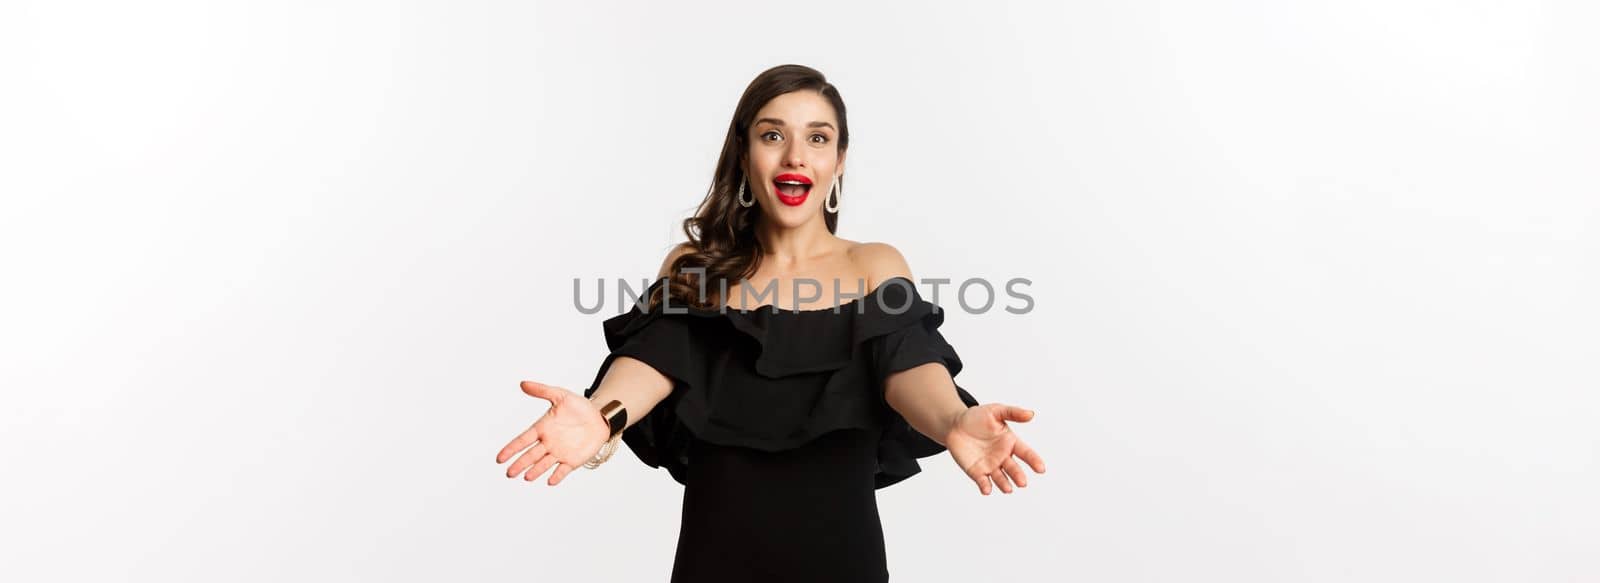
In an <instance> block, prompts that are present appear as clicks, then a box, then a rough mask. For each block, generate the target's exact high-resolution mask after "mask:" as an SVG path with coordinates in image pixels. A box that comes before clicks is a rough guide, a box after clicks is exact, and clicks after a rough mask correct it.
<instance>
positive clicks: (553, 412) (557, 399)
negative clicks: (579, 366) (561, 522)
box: [494, 381, 611, 486]
mask: <svg viewBox="0 0 1600 583" xmlns="http://www.w3.org/2000/svg"><path fill="white" fill-rule="evenodd" d="M522 392H524V393H527V394H528V395H529V396H533V397H538V398H540V399H544V400H546V401H550V410H549V411H548V412H546V413H545V415H544V416H543V417H540V418H539V420H538V421H535V422H534V423H533V426H532V427H529V428H528V429H527V430H525V431H523V432H522V434H521V435H518V436H517V437H516V438H515V439H512V440H511V443H508V444H506V446H505V447H503V448H501V449H500V453H499V454H497V455H496V456H495V458H494V461H495V463H497V464H503V463H505V462H506V460H508V459H511V456H514V455H516V454H517V452H519V451H522V450H524V449H526V450H527V451H525V452H523V453H522V455H521V456H520V457H518V458H517V461H516V462H515V463H512V464H511V467H510V468H509V469H508V470H506V477H507V478H514V477H516V476H517V474H521V473H522V472H523V470H528V467H529V466H532V467H533V469H531V470H528V473H527V475H526V476H524V477H523V479H524V480H527V481H530V482H531V481H533V479H534V478H537V477H539V476H540V475H542V474H544V472H545V470H548V469H550V467H551V466H556V471H555V472H553V473H551V474H550V480H549V482H547V483H548V484H549V485H551V486H554V485H556V484H559V483H561V479H562V478H564V477H566V475H567V474H568V473H569V472H571V471H572V470H573V468H576V467H577V466H579V465H582V464H583V463H584V462H585V461H588V459H589V458H590V457H591V456H593V455H594V454H595V452H597V451H600V446H601V445H604V444H605V442H606V438H607V437H608V436H610V434H611V428H610V427H608V426H607V425H606V422H605V420H604V419H602V418H601V416H600V411H599V410H598V409H595V408H594V404H593V403H590V402H589V400H588V399H585V398H583V395H579V394H577V393H574V392H572V391H569V390H567V389H563V388H561V387H556V386H551V385H546V384H543V383H536V382H533V381H522ZM529 446H532V447H529Z"/></svg>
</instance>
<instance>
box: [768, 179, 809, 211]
mask: <svg viewBox="0 0 1600 583" xmlns="http://www.w3.org/2000/svg"><path fill="white" fill-rule="evenodd" d="M785 188H787V189H788V190H789V193H788V194H786V193H784V189H785ZM772 192H773V193H774V194H777V195H778V202H781V203H783V204H786V205H789V206H800V205H801V204H804V203H805V202H806V195H808V194H811V179H810V178H806V177H805V176H804V175H800V174H795V173H793V172H785V173H783V174H779V175H777V176H776V177H774V178H773V179H772Z"/></svg>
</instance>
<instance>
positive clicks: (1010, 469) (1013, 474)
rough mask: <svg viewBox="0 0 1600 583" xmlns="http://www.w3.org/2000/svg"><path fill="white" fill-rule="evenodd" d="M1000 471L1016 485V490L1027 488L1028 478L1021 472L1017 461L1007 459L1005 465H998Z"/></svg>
mask: <svg viewBox="0 0 1600 583" xmlns="http://www.w3.org/2000/svg"><path fill="white" fill-rule="evenodd" d="M1000 469H1001V470H1004V471H1005V473H1006V476H1007V477H1009V478H1011V481H1013V482H1016V483H1017V487H1018V488H1026V487H1028V476H1027V475H1026V474H1024V473H1023V472H1022V466H1021V465H1019V464H1018V463H1017V460H1014V459H1007V460H1006V463H1003V464H1000Z"/></svg>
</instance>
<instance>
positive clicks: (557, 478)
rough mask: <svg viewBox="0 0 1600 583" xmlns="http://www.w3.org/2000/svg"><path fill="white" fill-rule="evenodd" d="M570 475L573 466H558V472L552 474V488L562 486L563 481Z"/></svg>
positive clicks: (550, 482)
mask: <svg viewBox="0 0 1600 583" xmlns="http://www.w3.org/2000/svg"><path fill="white" fill-rule="evenodd" d="M570 473H572V466H570V465H567V464H556V471H555V472H554V473H551V474H550V481H549V482H548V483H549V484H550V485H551V486H554V485H556V484H560V483H561V479H562V478H565V477H567V474H570Z"/></svg>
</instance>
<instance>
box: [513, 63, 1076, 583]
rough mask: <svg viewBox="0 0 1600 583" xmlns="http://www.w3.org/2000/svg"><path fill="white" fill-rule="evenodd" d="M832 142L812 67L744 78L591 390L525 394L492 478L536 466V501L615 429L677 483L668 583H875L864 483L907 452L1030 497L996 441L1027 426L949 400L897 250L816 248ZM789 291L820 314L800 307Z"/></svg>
mask: <svg viewBox="0 0 1600 583" xmlns="http://www.w3.org/2000/svg"><path fill="white" fill-rule="evenodd" d="M849 143H850V132H849V126H848V125H847V123H846V119H845V106H844V101H843V99H841V98H840V96H839V92H838V90H837V89H836V88H834V86H833V85H831V84H829V83H828V82H827V80H826V79H825V78H824V77H823V76H822V74H821V73H818V72H817V71H815V70H812V69H810V68H807V67H803V66H799V65H784V66H779V67H775V68H773V69H770V70H768V71H766V72H763V73H762V74H761V75H759V76H758V77H756V79H755V80H754V81H752V82H751V83H750V86H749V87H748V88H746V90H745V93H744V96H743V97H742V98H741V99H740V100H739V105H738V107H737V109H735V111H734V115H733V121H732V123H731V124H730V126H729V129H728V135H727V138H726V140H725V141H724V143H723V148H722V156H721V158H720V159H719V160H718V162H717V168H716V174H715V176H714V178H713V181H712V185H711V189H710V192H709V193H708V194H707V196H706V198H705V200H704V201H703V202H702V203H701V205H700V208H699V211H698V212H697V213H696V215H695V216H694V217H691V218H689V219H686V220H685V221H684V232H685V234H686V235H687V236H688V239H689V241H688V242H687V243H683V244H680V245H679V246H678V247H677V248H675V249H674V250H673V251H672V252H671V253H669V254H668V255H667V257H666V259H665V260H664V261H662V264H661V270H660V271H659V272H658V273H657V278H656V280H655V283H653V284H652V285H651V286H650V288H649V292H648V293H647V294H646V295H645V298H644V300H645V301H643V302H642V303H641V305H639V306H635V308H634V309H633V310H632V311H630V312H628V313H624V314H621V315H618V316H615V317H613V318H611V319H608V320H606V321H605V322H604V330H605V335H606V342H607V344H608V346H609V347H610V349H611V354H610V355H608V356H607V357H606V359H605V361H604V362H603V363H602V364H601V367H600V372H599V374H598V375H596V377H595V381H594V383H592V384H591V385H590V387H589V388H588V389H587V390H586V391H584V393H583V396H582V397H580V396H578V395H577V394H576V393H573V392H572V391H568V390H566V389H562V388H559V387H554V386H550V385H545V384H541V383H536V382H532V381H525V382H523V383H522V388H523V390H524V391H525V392H527V393H528V394H530V395H533V396H535V397H539V398H542V399H546V400H549V401H550V403H551V408H550V410H549V411H548V412H547V413H546V414H545V416H544V417H542V418H540V419H539V420H538V421H537V422H536V423H534V424H533V426H532V427H530V428H528V429H527V430H526V431H524V432H523V433H522V434H521V435H518V436H517V437H516V438H515V439H513V440H512V441H511V443H509V444H507V445H506V446H505V448H503V449H502V450H501V451H500V453H499V455H498V457H497V458H496V462H497V463H505V462H506V461H507V460H510V459H511V458H512V457H514V456H516V461H515V462H514V463H512V464H511V466H510V467H509V468H508V471H507V473H506V475H507V476H508V477H515V476H517V475H519V474H523V475H524V476H525V478H524V479H526V480H530V481H531V480H533V479H536V478H537V477H538V476H540V475H543V474H544V472H545V471H546V470H550V469H551V468H554V469H555V470H554V472H553V473H552V474H551V476H550V478H549V480H548V482H547V483H548V484H549V485H552V486H554V485H556V484H559V483H560V482H561V480H562V478H564V477H565V476H566V475H567V474H568V473H569V472H571V471H572V470H573V468H576V467H578V466H579V465H585V466H587V467H595V466H597V465H598V464H599V463H601V462H603V461H604V460H605V459H606V458H608V457H609V456H610V453H611V451H613V450H614V448H615V446H616V438H617V437H618V436H619V435H620V437H621V440H622V441H623V442H624V443H626V444H627V445H628V447H629V448H630V449H632V450H633V452H634V453H635V454H636V455H638V457H639V459H640V460H643V461H644V462H645V463H646V464H649V465H650V466H652V467H664V468H666V469H667V470H668V472H670V474H671V475H672V477H673V478H674V479H675V480H677V481H678V482H680V483H682V484H683V485H684V497H683V518H682V523H681V526H680V530H679V536H678V544H677V555H676V558H675V561H674V563H673V571H672V580H673V581H772V582H776V581H887V580H888V576H889V575H888V569H887V566H886V559H885V554H884V541H883V530H882V526H881V524H880V523H879V519H878V510H877V501H876V492H875V490H876V489H878V488H883V487H885V486H888V485H891V484H894V483H896V482H898V481H900V480H903V479H905V478H907V477H910V476H911V475H913V474H916V473H917V472H919V471H920V469H921V468H920V467H919V466H918V464H917V461H916V460H917V458H921V457H927V456H931V455H934V454H937V453H939V452H941V451H946V450H948V451H949V452H950V455H951V457H952V458H954V460H955V462H956V465H957V466H959V467H960V468H962V470H963V471H965V472H966V474H967V475H968V476H969V477H971V478H972V480H973V481H974V482H976V483H977V486H978V490H979V492H981V493H982V494H984V495H988V494H989V493H990V491H991V489H992V488H995V487H998V488H999V489H1000V490H1001V491H1002V492H1005V493H1011V492H1012V489H1013V487H1023V486H1026V485H1027V483H1028V480H1027V477H1026V476H1025V475H1024V473H1023V470H1022V467H1021V465H1020V464H1019V463H1018V460H1019V459H1020V460H1021V461H1023V462H1025V463H1026V464H1027V465H1028V466H1030V467H1031V468H1032V469H1033V471H1035V472H1041V473H1042V472H1044V469H1045V468H1044V460H1043V459H1042V458H1040V456H1039V454H1038V453H1036V452H1034V451H1033V450H1032V449H1031V448H1029V447H1028V446H1027V445H1026V444H1024V443H1023V442H1022V440H1021V439H1019V438H1018V437H1017V435H1016V434H1015V433H1014V432H1012V431H1011V430H1010V429H1009V427H1008V426H1007V422H1009V421H1017V422H1023V421H1028V420H1029V419H1031V418H1032V417H1033V412H1032V411H1029V410H1026V409H1023V408H1020V407H1015V406H1009V405H1002V404H999V403H990V404H984V405H979V404H978V402H977V400H976V399H974V398H973V397H972V395H971V394H969V393H968V392H967V391H966V390H964V389H962V388H961V387H959V386H957V385H956V383H955V381H954V376H955V375H956V374H957V373H959V372H960V370H961V360H960V358H959V357H958V356H957V355H956V353H955V350H954V349H953V348H951V346H950V345H949V343H947V342H945V340H944V338H943V336H942V335H940V333H939V331H938V327H939V325H940V324H941V323H942V322H943V320H944V313H943V312H942V311H940V310H939V308H938V307H937V306H936V305H934V304H932V303H930V302H928V301H926V300H924V299H922V297H921V296H920V295H919V294H918V293H917V290H916V286H915V285H914V283H913V282H914V280H913V279H912V277H911V270H910V268H909V267H908V266H907V265H906V262H905V259H904V258H903V257H902V256H901V254H900V253H899V251H897V250H896V249H895V248H894V247H892V246H890V245H887V244H884V243H859V242H856V241H850V240H846V239H842V238H840V237H838V236H836V235H835V234H834V233H835V231H836V226H837V224H838V217H839V214H838V212H839V202H840V199H841V197H842V194H843V186H842V176H843V173H844V163H845V152H846V148H847V147H848V146H849ZM818 195H821V196H818ZM799 283H805V285H804V286H803V287H807V288H808V289H810V290H814V291H813V293H812V294H810V295H820V296H822V297H829V296H830V295H831V296H833V298H832V301H828V302H824V303H810V302H807V301H806V300H805V299H801V298H800V295H801V293H800V292H799V288H800V287H802V286H800V285H796V284H799ZM816 291H820V292H821V293H820V294H817V293H815V292H816ZM845 297H849V298H851V299H849V300H848V301H844V298H845ZM752 298H755V299H753V300H752ZM761 298H771V303H770V304H760V303H758V302H759V301H760V299H761ZM802 302H806V303H804V304H802ZM585 397H587V398H585ZM519 453H520V454H521V455H520V456H518V454H519ZM1013 458H1015V459H1013Z"/></svg>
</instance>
